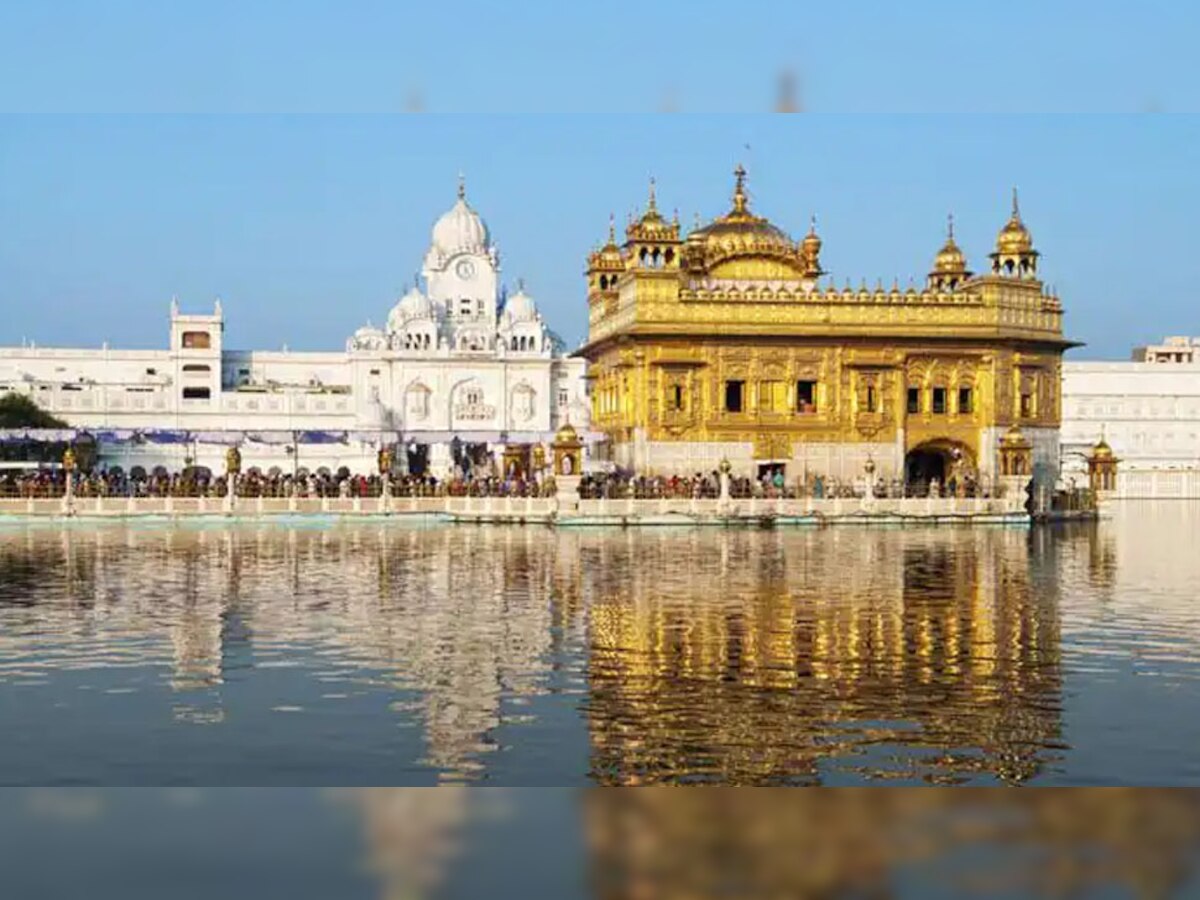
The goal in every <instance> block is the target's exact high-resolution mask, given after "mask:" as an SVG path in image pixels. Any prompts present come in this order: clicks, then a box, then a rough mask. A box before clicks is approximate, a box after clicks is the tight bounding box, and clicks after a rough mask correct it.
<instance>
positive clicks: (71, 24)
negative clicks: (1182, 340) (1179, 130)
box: [0, 0, 1200, 113]
mask: <svg viewBox="0 0 1200 900" xmlns="http://www.w3.org/2000/svg"><path fill="white" fill-rule="evenodd" d="M1198 33H1200V4H1197V3H1194V2H1187V0H1138V2H1136V3H1134V2H1130V0H1052V2H1048V0H1004V2H1001V3H984V2H964V0H915V2H907V3H899V2H896V0H828V2H821V3H814V2H804V0H740V2H734V3H731V2H721V3H716V2H711V0H656V2H654V3H647V2H644V0H608V2H604V3H597V2H592V0H571V2H567V0H521V2H516V3H503V2H498V0H454V2H435V0H424V2H412V0H407V2H404V0H274V2H272V0H253V2H247V0H203V2H200V0H171V2H163V0H44V2H39V0H5V2H4V3H2V4H0V109H4V110H10V111H26V112H47V111H53V112H171V113H189V112H360V113H361V112H400V111H404V110H406V109H409V108H411V107H414V106H421V107H423V108H425V109H428V110H430V111H435V112H462V111H467V112H566V111H605V112H655V111H659V110H662V109H664V108H671V109H679V110H682V111H685V112H765V111H768V110H769V109H770V108H771V107H772V104H773V103H774V101H775V95H776V86H775V81H776V76H777V75H778V73H779V72H781V71H785V70H786V71H789V72H791V73H793V75H794V76H795V78H796V79H797V85H798V89H797V95H798V97H797V99H798V100H800V101H801V102H802V103H803V105H804V106H805V108H807V109H810V110H813V111H822V112H846V111H851V112H864V111H865V112H881V111H883V112H896V111H905V112H968V111H971V112H976V111H984V112H1047V111H1049V112H1079V111H1088V112H1096V111H1119V112H1135V111H1141V110H1147V109H1165V110H1168V111H1172V112H1178V111H1184V110H1190V111H1197V110H1198V109H1200V106H1198V97H1200V94H1198V92H1197V82H1198V79H1197V71H1198V68H1200V61H1198V54H1197V53H1196V48H1195V45H1196V35H1197V34H1198Z"/></svg>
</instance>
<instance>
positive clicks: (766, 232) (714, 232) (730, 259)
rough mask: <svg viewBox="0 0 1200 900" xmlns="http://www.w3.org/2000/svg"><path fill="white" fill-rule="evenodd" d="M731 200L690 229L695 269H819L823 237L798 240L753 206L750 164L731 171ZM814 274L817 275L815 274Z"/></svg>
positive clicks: (802, 274) (766, 272)
mask: <svg viewBox="0 0 1200 900" xmlns="http://www.w3.org/2000/svg"><path fill="white" fill-rule="evenodd" d="M733 175H734V189H733V206H732V208H731V209H730V210H729V212H727V213H726V214H725V215H723V216H719V217H718V218H716V219H714V220H713V221H712V222H710V223H709V224H708V225H705V226H704V227H702V228H697V229H695V230H694V231H692V232H691V234H689V235H688V238H687V243H686V245H685V247H684V254H685V259H684V266H685V268H687V269H688V270H689V271H691V272H693V273H696V274H701V273H702V274H707V275H710V276H712V277H716V278H736V279H743V280H753V279H771V280H796V279H797V278H804V279H806V278H809V277H810V276H812V272H813V270H814V269H815V270H816V272H817V273H818V274H819V273H820V265H819V262H818V254H819V253H820V245H821V240H820V238H819V237H817V235H816V233H815V232H813V233H811V234H810V235H809V236H808V237H807V238H805V239H804V241H803V242H801V244H799V245H797V244H796V243H795V242H794V241H793V240H792V239H791V238H790V237H789V236H788V234H787V232H785V231H784V230H783V229H781V228H779V227H777V226H775V225H772V224H771V222H770V221H769V220H767V219H766V218H765V217H763V216H756V215H754V213H752V212H751V211H750V201H749V198H748V197H747V195H746V170H745V169H744V168H743V167H742V166H740V165H739V166H738V167H737V168H736V169H734V171H733ZM812 277H815V276H812Z"/></svg>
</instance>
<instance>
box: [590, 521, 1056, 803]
mask: <svg viewBox="0 0 1200 900" xmlns="http://www.w3.org/2000/svg"><path fill="white" fill-rule="evenodd" d="M681 541H682V542H681ZM591 549H592V550H593V551H594V552H595V558H594V559H592V560H590V561H589V562H588V564H585V566H584V571H585V572H586V573H588V575H587V576H585V583H588V586H589V590H588V591H587V593H588V595H589V596H590V597H593V598H594V600H593V601H592V604H591V610H590V619H591V623H592V629H591V653H590V665H589V701H588V712H589V722H590V727H591V730H592V744H593V751H594V752H593V762H592V765H593V772H594V774H595V777H596V778H597V779H598V780H599V781H601V782H604V783H611V784H645V783H652V782H661V781H677V780H688V781H693V780H705V781H712V782H717V783H722V784H762V783H766V784H769V783H773V782H784V783H821V782H824V781H826V780H829V779H830V778H831V777H832V779H833V780H835V781H836V780H837V774H838V773H837V772H836V771H833V768H832V767H831V766H829V765H828V763H829V762H830V761H831V760H834V759H836V760H837V761H838V768H843V769H849V770H851V771H853V772H856V773H858V774H860V775H864V776H869V777H874V778H879V777H905V778H912V777H921V778H925V779H927V780H929V781H933V782H937V783H951V782H956V781H959V780H962V778H963V777H965V776H970V775H974V774H977V773H990V774H993V775H995V776H998V777H999V778H1001V779H1003V780H1005V781H1009V782H1021V781H1025V780H1027V779H1029V778H1031V777H1033V776H1034V775H1036V774H1037V773H1038V772H1039V770H1040V769H1041V768H1042V767H1043V766H1044V765H1045V764H1046V763H1047V762H1048V761H1050V760H1052V759H1054V758H1055V755H1056V752H1057V749H1058V748H1059V746H1060V742H1061V727H1060V713H1061V708H1062V697H1061V689H1062V675H1061V662H1060V659H1059V624H1058V601H1057V593H1056V591H1054V590H1052V589H1051V590H1041V591H1034V590H1032V586H1031V575H1030V558H1029V545H1028V540H1027V536H1026V535H1025V534H1024V533H1023V532H1018V531H999V532H979V531H975V532H970V531H952V532H940V533H935V532H906V531H899V532H879V531H872V532H857V531H848V530H842V531H832V532H819V533H806V534H785V533H776V534H759V533H741V534H731V535H728V536H727V537H726V539H725V540H723V541H721V542H719V543H717V544H715V545H714V544H713V543H712V542H710V541H709V540H708V539H707V537H706V536H704V535H699V534H696V535H692V536H689V537H687V538H685V539H680V538H679V537H672V536H667V537H658V538H655V537H646V536H641V535H639V536H638V537H637V538H636V539H629V540H626V541H624V542H617V541H611V540H610V541H607V542H604V543H602V544H597V545H594V546H593V547H592V548H591ZM612 571H620V572H623V573H626V574H627V578H626V580H624V581H623V582H622V583H620V584H612V583H611V582H610V581H609V576H608V573H610V572H612ZM1048 587H1051V588H1052V587H1053V585H1049V586H1048Z"/></svg>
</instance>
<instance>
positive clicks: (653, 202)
mask: <svg viewBox="0 0 1200 900" xmlns="http://www.w3.org/2000/svg"><path fill="white" fill-rule="evenodd" d="M646 212H658V201H657V199H656V198H655V195H654V176H653V175H651V176H650V202H649V203H647V204H646Z"/></svg>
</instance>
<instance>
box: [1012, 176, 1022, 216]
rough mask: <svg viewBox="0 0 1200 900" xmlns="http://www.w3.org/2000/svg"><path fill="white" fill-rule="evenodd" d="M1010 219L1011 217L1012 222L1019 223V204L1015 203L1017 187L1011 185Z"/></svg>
mask: <svg viewBox="0 0 1200 900" xmlns="http://www.w3.org/2000/svg"><path fill="white" fill-rule="evenodd" d="M1012 217H1013V220H1014V221H1017V222H1020V221H1021V206H1020V204H1019V203H1018V202H1017V186H1016V185H1015V184H1014V185H1013V210H1012Z"/></svg>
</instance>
